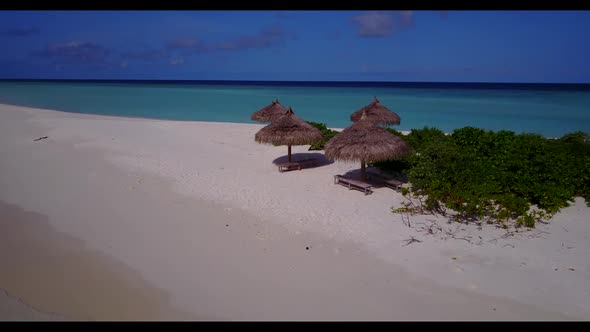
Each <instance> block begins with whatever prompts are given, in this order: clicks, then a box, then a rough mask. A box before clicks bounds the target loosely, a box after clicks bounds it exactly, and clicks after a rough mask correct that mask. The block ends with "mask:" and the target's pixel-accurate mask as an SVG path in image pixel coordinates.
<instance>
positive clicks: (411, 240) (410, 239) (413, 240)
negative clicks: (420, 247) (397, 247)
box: [402, 235, 422, 247]
mask: <svg viewBox="0 0 590 332" xmlns="http://www.w3.org/2000/svg"><path fill="white" fill-rule="evenodd" d="M404 241H406V244H403V245H402V247H405V246H407V245H410V244H412V243H414V242H422V241H420V240H418V239H417V238H415V237H413V236H411V235H410V238H409V239H406V240H404Z"/></svg>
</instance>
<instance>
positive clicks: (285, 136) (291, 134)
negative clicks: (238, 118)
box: [254, 107, 323, 145]
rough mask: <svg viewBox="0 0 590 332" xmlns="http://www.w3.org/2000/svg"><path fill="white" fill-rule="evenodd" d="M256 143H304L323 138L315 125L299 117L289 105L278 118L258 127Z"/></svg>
mask: <svg viewBox="0 0 590 332" xmlns="http://www.w3.org/2000/svg"><path fill="white" fill-rule="evenodd" d="M254 138H255V139H256V142H258V143H270V144H275V145H306V144H312V143H315V142H317V141H319V140H321V139H322V138H323V136H322V132H321V131H320V130H319V129H317V128H316V127H314V126H312V125H310V124H309V123H307V122H305V121H303V120H302V119H300V118H299V117H298V116H297V115H295V113H293V110H292V109H291V107H289V109H288V110H287V112H286V113H285V114H284V115H283V116H281V117H280V118H278V119H276V120H274V121H273V122H272V123H271V124H269V125H268V126H266V127H264V128H262V129H260V130H259V131H258V132H257V133H256V135H255V137H254Z"/></svg>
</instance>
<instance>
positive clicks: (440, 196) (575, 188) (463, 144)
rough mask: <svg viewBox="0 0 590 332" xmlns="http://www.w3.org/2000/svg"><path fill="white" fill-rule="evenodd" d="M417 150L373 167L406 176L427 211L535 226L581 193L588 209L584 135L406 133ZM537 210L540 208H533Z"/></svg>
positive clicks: (589, 169)
mask: <svg viewBox="0 0 590 332" xmlns="http://www.w3.org/2000/svg"><path fill="white" fill-rule="evenodd" d="M400 137H403V138H404V139H405V140H406V141H408V142H409V143H410V145H411V146H412V148H413V153H412V154H411V155H410V156H408V157H407V158H405V159H403V160H400V161H388V162H380V163H375V164H374V165H375V166H376V167H378V168H380V169H382V170H383V171H386V172H387V171H389V172H394V171H397V172H401V173H404V174H405V175H407V177H408V179H409V181H410V183H411V184H412V187H413V188H412V194H413V195H416V196H422V197H426V199H425V200H423V202H424V205H425V208H426V209H428V210H431V211H442V210H444V209H445V208H450V209H452V210H455V211H456V212H458V216H459V219H463V220H465V221H467V220H473V218H479V219H481V218H487V220H492V221H496V222H507V221H514V222H515V223H516V225H518V226H526V227H533V226H534V224H535V220H536V219H537V218H539V217H551V216H552V215H553V214H555V213H556V212H558V211H559V209H561V208H563V207H567V206H568V205H569V202H570V201H571V200H572V199H573V198H574V197H575V196H581V197H584V198H585V199H586V203H587V204H589V206H590V140H589V139H588V135H587V134H585V133H583V132H575V133H571V134H567V135H564V136H563V137H561V138H559V139H548V138H544V137H542V136H541V135H537V134H518V135H517V134H515V133H514V132H511V131H498V132H493V131H485V130H483V129H480V128H473V127H465V128H460V129H457V130H455V131H453V133H452V134H451V135H445V134H444V133H443V132H442V131H440V130H438V129H436V128H427V127H426V128H423V129H419V130H412V132H411V133H410V134H409V135H406V136H400ZM533 205H534V206H536V207H537V208H538V209H540V210H535V211H536V212H533V209H531V207H532V206H533Z"/></svg>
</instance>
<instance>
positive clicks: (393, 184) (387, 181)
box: [367, 171, 404, 191]
mask: <svg viewBox="0 0 590 332" xmlns="http://www.w3.org/2000/svg"><path fill="white" fill-rule="evenodd" d="M367 175H368V177H369V179H370V180H372V179H376V180H378V181H379V182H382V183H383V185H384V186H386V187H389V188H391V189H395V190H396V191H400V190H401V188H402V186H403V184H404V183H403V182H402V181H400V180H396V179H391V178H388V177H386V176H384V175H381V174H379V173H375V172H371V171H369V172H367Z"/></svg>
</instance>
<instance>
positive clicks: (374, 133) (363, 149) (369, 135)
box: [324, 110, 410, 182]
mask: <svg viewBox="0 0 590 332" xmlns="http://www.w3.org/2000/svg"><path fill="white" fill-rule="evenodd" d="M367 118H368V116H367V111H366V110H363V112H362V113H361V117H360V119H359V121H358V122H356V123H354V124H352V125H351V126H350V127H348V128H346V129H344V130H343V131H342V132H341V133H340V134H338V135H337V136H335V137H334V138H332V139H331V140H330V141H328V143H326V146H325V147H324V153H325V155H326V157H328V158H329V159H332V160H343V161H360V162H361V172H360V179H361V181H363V182H366V181H367V175H366V169H365V167H366V166H365V164H366V162H367V161H385V160H392V159H399V158H402V157H404V156H405V155H407V154H408V153H409V152H410V146H409V144H408V143H407V142H406V141H404V140H403V139H401V138H399V137H397V136H395V135H394V134H392V133H390V132H388V131H387V130H386V129H384V128H381V127H377V126H376V125H375V122H372V121H369V120H367Z"/></svg>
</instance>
